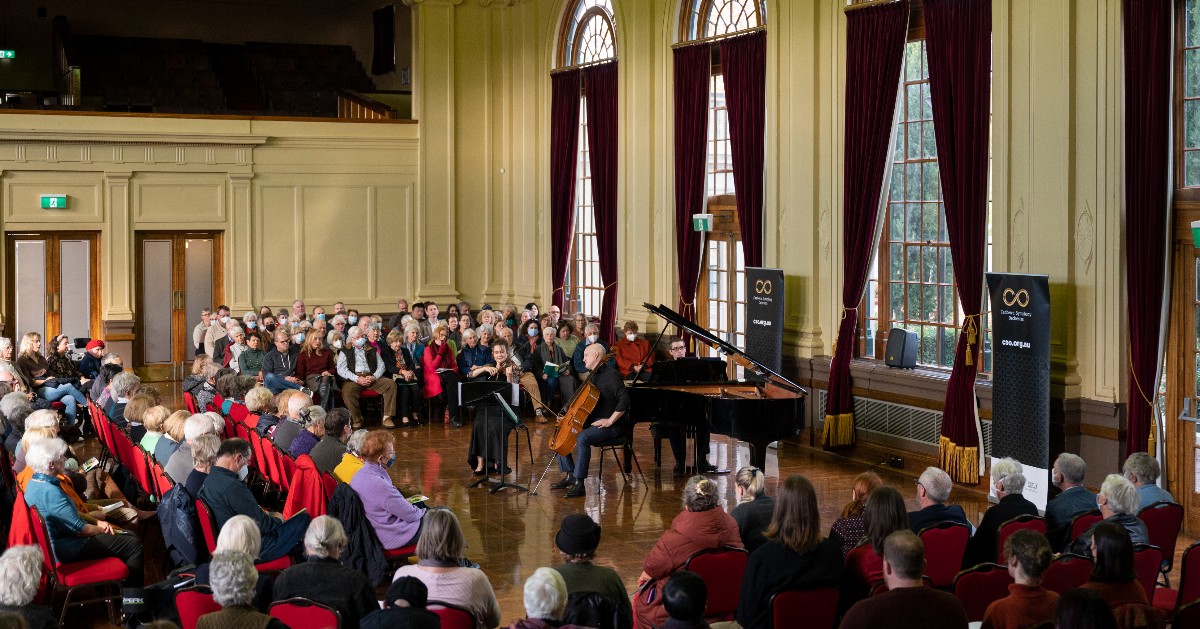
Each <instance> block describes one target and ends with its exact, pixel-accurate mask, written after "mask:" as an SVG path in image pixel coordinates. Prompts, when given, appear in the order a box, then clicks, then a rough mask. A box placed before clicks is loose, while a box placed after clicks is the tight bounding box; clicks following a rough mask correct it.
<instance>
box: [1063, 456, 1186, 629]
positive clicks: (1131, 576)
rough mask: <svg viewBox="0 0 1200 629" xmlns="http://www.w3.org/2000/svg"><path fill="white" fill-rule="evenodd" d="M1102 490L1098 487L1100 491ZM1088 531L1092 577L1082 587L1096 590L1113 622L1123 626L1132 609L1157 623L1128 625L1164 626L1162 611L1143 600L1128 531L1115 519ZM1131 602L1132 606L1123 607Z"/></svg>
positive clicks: (1143, 591) (1144, 593)
mask: <svg viewBox="0 0 1200 629" xmlns="http://www.w3.org/2000/svg"><path fill="white" fill-rule="evenodd" d="M1110 476H1116V475H1115V474H1113V475H1110ZM1127 482H1128V481H1127ZM1103 493H1104V492H1103V490H1101V494H1103ZM1091 533H1092V535H1091V554H1092V558H1093V560H1094V561H1095V567H1094V568H1092V578H1091V579H1090V580H1089V581H1088V582H1087V583H1085V584H1084V585H1083V588H1084V589H1087V590H1094V591H1096V592H1098V593H1099V594H1100V596H1101V598H1103V599H1104V601H1105V602H1107V603H1108V606H1109V608H1110V609H1112V611H1113V615H1114V616H1116V617H1117V625H1118V626H1120V627H1122V629H1125V627H1126V626H1127V625H1126V624H1125V623H1123V622H1122V620H1123V619H1124V618H1126V617H1127V614H1128V613H1129V612H1130V611H1134V610H1136V612H1135V613H1136V614H1140V615H1144V616H1147V617H1148V618H1151V619H1156V620H1157V621H1159V624H1156V625H1145V624H1134V625H1128V626H1129V627H1134V626H1136V627H1143V626H1159V627H1161V626H1165V624H1166V615H1165V613H1163V612H1162V611H1161V610H1157V609H1154V608H1153V607H1150V605H1149V602H1148V601H1147V600H1146V589H1145V588H1144V587H1143V586H1142V584H1141V583H1140V582H1139V581H1138V578H1137V574H1136V572H1135V571H1134V561H1133V544H1134V543H1133V541H1132V540H1131V539H1130V536H1129V532H1128V531H1127V530H1126V529H1125V528H1124V527H1122V526H1121V525H1120V524H1119V523H1117V522H1112V521H1107V520H1106V521H1104V522H1100V523H1099V524H1097V525H1096V526H1095V527H1094V528H1093V529H1092V531H1091ZM1131 606H1132V607H1133V608H1132V609H1127V608H1130V607H1131Z"/></svg>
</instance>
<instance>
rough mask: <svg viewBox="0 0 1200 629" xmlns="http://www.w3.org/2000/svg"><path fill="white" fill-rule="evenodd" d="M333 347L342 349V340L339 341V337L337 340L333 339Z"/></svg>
mask: <svg viewBox="0 0 1200 629" xmlns="http://www.w3.org/2000/svg"><path fill="white" fill-rule="evenodd" d="M333 349H342V341H341V339H339V340H336V341H334V342H333Z"/></svg>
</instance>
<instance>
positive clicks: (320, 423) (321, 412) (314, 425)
mask: <svg viewBox="0 0 1200 629" xmlns="http://www.w3.org/2000/svg"><path fill="white" fill-rule="evenodd" d="M300 420H301V421H303V422H304V427H303V429H301V430H300V432H298V433H296V438H295V439H292V443H291V445H289V446H288V454H290V455H292V458H298V457H300V456H301V455H304V454H308V453H309V452H312V449H313V447H314V446H316V445H317V443H319V442H320V441H321V437H324V436H325V409H323V408H321V407H320V406H316V405H313V406H309V407H306V408H305V409H304V410H302V411H300Z"/></svg>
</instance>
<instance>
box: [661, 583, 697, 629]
mask: <svg viewBox="0 0 1200 629" xmlns="http://www.w3.org/2000/svg"><path fill="white" fill-rule="evenodd" d="M707 604H708V586H706V585H705V584H704V579H701V578H700V575H698V574H696V573H695V572H688V571H687V570H680V571H679V572H676V573H675V574H673V575H671V578H670V579H667V583H666V585H664V586H663V609H665V610H666V611H667V615H668V618H667V620H666V622H664V623H663V624H662V626H661V628H660V629H708V623H707V622H706V621H705V620H704V608H705V606H706V605H707Z"/></svg>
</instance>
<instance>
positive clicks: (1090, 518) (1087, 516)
mask: <svg viewBox="0 0 1200 629" xmlns="http://www.w3.org/2000/svg"><path fill="white" fill-rule="evenodd" d="M1103 519H1104V516H1102V515H1100V510H1099V509H1092V510H1091V511H1084V512H1083V513H1080V514H1078V515H1076V516H1075V517H1073V518H1071V539H1069V540H1067V541H1068V543H1069V542H1073V541H1075V540H1077V539H1079V536H1080V535H1083V534H1084V532H1085V531H1087V530H1088V529H1090V528H1092V525H1093V524H1095V523H1097V522H1099V521H1100V520H1103Z"/></svg>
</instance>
